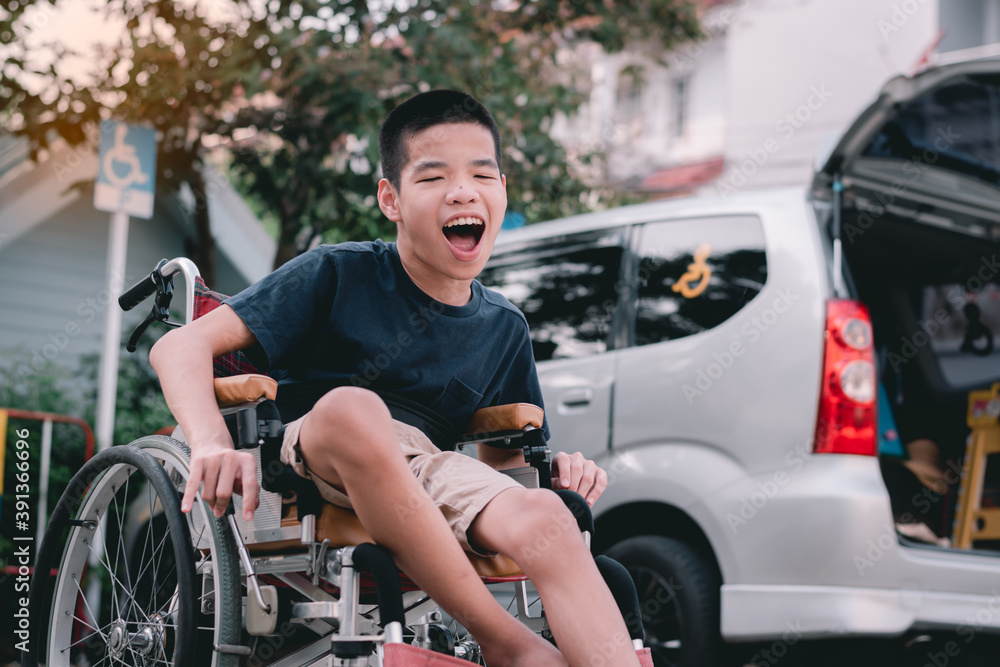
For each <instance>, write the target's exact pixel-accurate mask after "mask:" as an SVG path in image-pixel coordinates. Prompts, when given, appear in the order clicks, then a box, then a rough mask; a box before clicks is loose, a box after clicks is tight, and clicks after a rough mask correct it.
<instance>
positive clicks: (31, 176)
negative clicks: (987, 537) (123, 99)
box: [0, 135, 277, 284]
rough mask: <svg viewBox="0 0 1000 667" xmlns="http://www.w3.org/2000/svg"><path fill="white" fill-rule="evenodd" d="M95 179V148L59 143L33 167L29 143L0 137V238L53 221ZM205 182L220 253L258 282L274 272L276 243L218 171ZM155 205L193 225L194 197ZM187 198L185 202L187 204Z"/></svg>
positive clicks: (8, 239) (180, 221)
mask: <svg viewBox="0 0 1000 667" xmlns="http://www.w3.org/2000/svg"><path fill="white" fill-rule="evenodd" d="M96 177H97V154H96V151H95V150H94V148H93V147H92V146H87V145H84V146H75V147H74V146H69V145H68V144H66V143H65V142H63V141H58V142H55V143H54V144H53V146H52V149H51V150H50V151H49V154H48V156H47V157H45V158H43V159H41V160H40V161H39V162H38V163H34V162H32V161H31V160H29V158H28V146H27V142H26V141H24V140H23V139H20V138H14V137H11V136H10V135H0V237H2V240H3V242H4V243H5V244H6V243H9V242H11V241H13V240H15V239H16V238H18V237H19V236H22V235H23V234H26V233H28V232H29V231H31V230H32V229H34V228H35V227H36V226H38V225H40V224H42V223H43V222H45V221H46V220H48V219H50V218H51V217H52V216H53V215H55V214H56V213H58V212H59V211H61V210H63V209H64V208H66V207H67V206H69V205H70V204H72V203H73V202H75V201H77V200H78V199H79V198H80V196H81V191H80V189H78V188H72V187H71V186H73V185H74V184H75V183H77V182H86V181H93V180H94V179H96ZM204 177H205V181H206V183H212V184H214V185H215V186H216V188H214V189H213V192H214V194H213V195H212V196H210V197H209V198H208V210H209V219H210V222H211V228H212V235H213V236H214V237H215V240H216V244H217V247H218V250H219V251H220V252H221V253H223V254H224V255H225V256H226V258H227V259H228V260H229V261H230V262H231V263H232V264H233V266H234V267H235V268H236V270H237V271H238V272H239V273H240V274H241V275H242V276H243V278H245V279H246V281H247V283H248V284H250V283H254V282H256V281H257V280H259V279H261V278H263V277H264V276H266V275H267V274H268V273H270V271H271V268H272V266H273V262H274V256H275V252H276V250H277V244H276V242H275V241H274V239H273V238H271V236H270V235H269V234H268V233H267V232H266V231H265V230H264V228H263V227H262V226H261V224H260V221H259V220H258V219H257V217H256V216H255V215H254V214H253V212H252V211H251V210H250V209H249V207H248V206H247V205H246V203H245V202H244V201H243V199H242V197H240V195H239V193H238V192H236V190H235V189H234V188H233V186H232V184H231V183H230V182H229V180H228V179H227V178H226V177H225V176H224V175H222V174H221V173H220V172H218V171H216V170H214V169H213V168H211V167H206V169H205V173H204ZM170 199H171V200H172V201H167V202H162V203H163V204H165V205H163V206H161V205H158V206H157V213H156V215H161V214H163V215H167V216H168V217H170V218H172V222H174V223H175V224H176V225H177V226H178V227H181V228H184V227H186V226H187V225H188V224H189V223H188V222H187V221H186V220H185V218H186V217H187V216H184V215H183V214H182V212H183V207H184V205H186V206H187V207H190V206H191V205H192V203H193V200H191V198H190V195H189V194H188V196H187V197H185V196H184V195H183V193H182V194H180V195H177V196H174V197H172V198H170ZM186 200H187V201H186Z"/></svg>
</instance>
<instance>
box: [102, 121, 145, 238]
mask: <svg viewBox="0 0 1000 667" xmlns="http://www.w3.org/2000/svg"><path fill="white" fill-rule="evenodd" d="M101 129H102V130H103V132H102V134H101V150H100V156H99V158H98V172H97V184H96V186H95V189H94V208H97V209H99V210H102V211H110V212H112V213H115V212H121V213H127V214H129V215H134V216H136V217H139V218H146V219H149V218H151V217H153V195H154V192H155V187H156V134H155V133H154V132H153V130H151V129H149V128H145V127H139V126H136V125H127V124H125V123H119V122H114V123H104V124H103V125H102V127H101Z"/></svg>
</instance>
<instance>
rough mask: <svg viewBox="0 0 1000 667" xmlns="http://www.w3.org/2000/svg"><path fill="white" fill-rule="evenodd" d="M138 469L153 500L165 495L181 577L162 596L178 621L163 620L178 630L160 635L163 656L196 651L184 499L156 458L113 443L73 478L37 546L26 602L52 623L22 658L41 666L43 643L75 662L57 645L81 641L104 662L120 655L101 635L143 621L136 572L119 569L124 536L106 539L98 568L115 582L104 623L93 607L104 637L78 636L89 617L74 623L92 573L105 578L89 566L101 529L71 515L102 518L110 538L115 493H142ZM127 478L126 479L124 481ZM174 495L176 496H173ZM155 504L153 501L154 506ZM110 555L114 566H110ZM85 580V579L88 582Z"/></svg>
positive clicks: (35, 635)
mask: <svg viewBox="0 0 1000 667" xmlns="http://www.w3.org/2000/svg"><path fill="white" fill-rule="evenodd" d="M137 473H138V474H140V475H142V476H143V477H144V479H145V481H146V483H148V487H147V488H149V489H151V491H152V492H153V493H155V494H156V499H157V500H158V501H160V504H161V505H162V507H163V513H164V516H165V517H166V520H167V525H168V527H169V530H170V536H171V538H172V539H171V541H170V544H171V546H172V549H171V552H172V556H173V568H172V572H173V573H175V576H176V583H175V586H174V592H173V593H170V594H169V597H167V598H166V599H165V600H164V604H166V605H167V609H169V610H170V612H171V615H172V620H173V623H170V624H166V626H167V627H174V630H173V632H172V633H168V632H166V631H164V635H163V637H168V638H169V641H167V640H164V641H163V643H164V645H165V647H167V648H168V649H169V655H164V656H163V657H164V658H165V659H164V660H162V661H161V662H165V663H167V664H173V665H187V664H191V662H192V661H193V659H194V655H195V652H194V642H193V641H192V640H193V638H194V628H195V627H196V626H195V623H196V619H195V613H196V598H197V594H196V592H195V590H194V587H195V574H194V572H195V567H194V558H193V555H192V553H191V549H190V535H189V533H188V524H187V521H186V520H185V518H184V517H183V515H182V514H181V511H180V504H179V502H177V501H176V497H175V490H174V487H173V485H172V484H171V482H170V478H169V477H168V476H167V474H166V472H165V471H164V470H163V468H162V467H161V466H160V465H159V463H157V461H156V459H154V458H153V457H152V456H150V455H149V454H148V453H146V452H143V451H140V450H138V449H135V448H130V447H112V448H110V449H107V450H105V451H103V452H100V453H99V454H98V455H96V456H94V457H93V458H91V459H90V461H88V462H87V463H86V464H84V466H83V467H82V468H81V469H80V471H79V472H78V473H77V474H76V475H74V476H73V479H72V480H71V481H70V483H69V485H68V487H67V489H66V491H65V492H64V493H63V495H62V497H61V498H60V499H59V502H58V503H57V505H56V508H55V510H54V511H53V514H52V517H51V519H50V521H49V524H48V526H47V528H46V531H45V535H44V537H43V538H42V544H41V546H40V548H39V556H38V561H37V562H36V566H35V568H36V569H35V576H34V577H33V579H32V582H31V591H30V593H29V608H30V609H31V612H32V614H31V615H32V618H37V619H45V620H46V621H47V622H46V623H45V624H44V628H37V629H36V631H35V632H32V636H31V643H30V644H29V650H28V652H27V656H26V658H27V659H26V661H25V664H28V665H34V664H37V661H38V660H39V658H40V657H41V653H42V649H43V648H44V655H45V659H46V664H48V665H51V666H59V667H62V666H64V665H69V664H71V663H70V661H71V659H72V660H73V662H76V659H75V658H71V654H72V653H73V652H71V651H65V650H64V649H63V650H56V649H55V647H57V646H65V647H67V648H68V647H70V646H77V647H79V648H80V649H81V650H82V651H85V652H86V651H94V650H96V651H97V652H98V653H100V654H103V657H101V659H100V661H101V662H103V661H104V660H105V659H109V660H110V661H111V662H114V661H115V659H114V658H113V656H112V655H111V654H110V649H109V648H108V645H107V644H106V643H104V642H103V641H102V640H103V639H104V636H103V635H104V631H107V633H108V634H109V635H111V634H113V632H114V631H112V630H111V625H112V624H113V623H117V622H119V621H120V622H121V623H122V627H124V628H125V629H126V631H128V632H131V629H130V628H134V627H136V626H137V624H141V622H142V620H141V619H139V620H137V619H136V618H135V614H136V609H137V607H138V605H137V604H135V601H134V598H132V597H131V593H132V592H133V591H132V589H131V588H130V586H131V580H132V578H133V577H132V575H131V573H129V574H126V573H125V572H122V571H121V570H120V566H122V565H123V560H122V554H123V551H122V550H121V549H122V541H121V540H120V539H119V541H118V543H117V544H112V543H109V544H108V545H107V546H106V548H105V549H104V560H103V561H102V563H101V565H102V566H104V567H106V568H107V569H104V567H101V568H98V570H97V571H98V572H100V573H103V572H108V571H110V575H109V576H108V578H109V579H111V580H112V581H111V584H112V586H111V590H112V595H111V597H110V601H111V609H110V612H111V614H112V616H111V620H110V621H109V622H108V623H107V624H105V623H104V621H105V620H106V617H105V616H104V615H103V613H102V612H103V609H98V610H96V612H94V613H96V614H97V616H98V624H99V625H101V626H102V628H101V629H98V630H97V632H94V633H90V635H89V637H95V636H96V635H97V633H98V632H99V633H100V634H101V637H100V638H99V640H98V641H89V640H87V639H86V638H82V639H77V632H78V631H81V628H86V627H88V626H87V623H86V622H85V621H84V622H82V623H77V622H75V621H74V619H75V618H78V617H76V611H77V608H78V605H79V604H80V603H81V602H80V600H81V598H80V593H79V591H81V590H85V589H86V588H88V587H89V583H90V581H91V578H92V577H96V579H94V581H101V580H102V579H103V577H101V576H100V575H99V574H97V573H95V571H94V568H91V567H89V566H88V562H87V561H88V556H89V555H90V554H91V553H93V550H92V548H91V546H90V543H91V541H92V540H93V539H94V538H93V536H94V535H95V534H97V531H96V530H95V529H93V528H88V527H87V526H86V525H74V524H73V521H84V520H85V521H97V522H99V523H100V525H101V526H102V528H101V535H104V536H105V537H107V536H108V531H107V528H108V524H109V523H111V522H112V521H115V520H116V521H117V525H118V526H124V518H123V512H122V510H121V508H120V507H119V499H118V494H119V493H120V492H124V493H125V494H126V495H127V492H128V491H129V490H131V489H132V488H135V489H136V490H137V491H138V490H139V489H140V488H141V487H142V486H143V485H142V484H141V483H140V484H136V485H135V486H134V487H133V485H132V484H131V479H132V477H133V476H135V475H136V474H137ZM126 482H128V483H127V484H126ZM171 500H173V501H174V502H170V501H171ZM152 502H153V501H152V500H150V504H151V505H152ZM119 532H120V531H119ZM64 533H65V534H66V539H65V541H64V540H63V535H64ZM112 535H113V534H112ZM112 539H113V537H112ZM164 539H165V538H164ZM64 544H65V546H64ZM160 544H161V545H162V544H165V542H164V541H161V542H160ZM112 548H113V551H112ZM154 553H155V549H154ZM161 553H163V552H161ZM169 555H170V553H167V554H166V556H169ZM112 558H113V559H114V565H111V560H112ZM54 564H58V572H57V573H56V574H55V576H54V577H53V575H52V574H51V569H52V566H53V565H54ZM137 574H138V573H137ZM139 576H140V577H141V576H142V575H141V574H140V575H139ZM154 576H155V574H154ZM85 578H86V580H87V583H84V580H85ZM122 578H124V581H122ZM53 579H54V587H53V591H52V597H51V599H49V597H48V593H47V591H48V588H49V584H50V581H51V580H53ZM119 595H121V596H122V598H123V599H124V600H125V602H126V604H122V601H119V599H118V598H119ZM102 597H103V596H102ZM154 599H155V598H154ZM102 606H103V605H102ZM161 609H162V605H159V606H158V608H157V610H156V611H160V610H161ZM123 610H124V611H123ZM153 611H154V610H153V609H142V610H141V612H142V613H143V614H144V615H146V613H147V612H153ZM91 616H93V614H91ZM67 617H68V618H67ZM147 617H148V616H147ZM160 627H161V628H162V627H164V626H162V625H161V626H160ZM156 639H157V640H159V639H162V637H159V636H158V637H156ZM81 644H82V646H81ZM88 657H89V656H88ZM168 660H169V662H168Z"/></svg>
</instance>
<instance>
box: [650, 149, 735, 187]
mask: <svg viewBox="0 0 1000 667" xmlns="http://www.w3.org/2000/svg"><path fill="white" fill-rule="evenodd" d="M724 166H725V161H724V160H723V158H722V157H721V156H719V157H714V158H711V159H710V160H706V161H704V162H692V163H689V164H682V165H677V166H675V167H667V168H666V169H660V170H659V171H655V172H653V173H652V174H650V175H649V176H647V177H646V178H644V179H643V180H642V184H641V185H640V186H639V187H640V189H641V190H643V191H644V192H651V193H655V194H671V195H673V194H683V193H687V192H691V191H692V190H694V189H695V188H698V187H700V186H702V185H706V184H708V183H711V182H712V181H714V180H715V179H716V178H718V177H719V176H720V175H721V174H722V170H723V167H724Z"/></svg>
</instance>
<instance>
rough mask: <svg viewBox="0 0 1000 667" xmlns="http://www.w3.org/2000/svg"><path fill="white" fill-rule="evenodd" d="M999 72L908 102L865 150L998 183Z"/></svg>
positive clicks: (932, 91) (935, 90)
mask: <svg viewBox="0 0 1000 667" xmlns="http://www.w3.org/2000/svg"><path fill="white" fill-rule="evenodd" d="M998 110H1000V77H997V76H978V77H968V78H966V79H963V80H961V81H958V82H956V83H952V84H949V85H945V86H941V87H940V88H935V89H934V90H930V91H928V92H927V93H925V94H923V95H921V96H920V97H918V98H916V99H915V100H913V101H912V102H909V103H908V104H907V105H906V106H905V107H904V108H903V109H901V110H900V111H899V112H898V114H897V115H896V116H895V118H894V119H893V120H892V121H890V122H889V123H887V124H886V126H885V127H884V128H882V130H881V131H880V132H879V133H878V134H877V135H876V136H875V138H874V139H872V141H871V143H870V144H869V145H868V147H867V148H865V151H864V154H865V155H867V156H870V157H889V158H897V159H900V160H906V161H915V162H921V163H928V164H934V165H935V166H937V167H940V168H944V169H949V170H951V171H953V172H956V173H960V174H964V175H966V176H971V177H973V178H976V179H979V180H980V181H983V182H985V183H988V184H990V185H993V186H996V185H1000V123H998V122H997V114H998Z"/></svg>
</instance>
